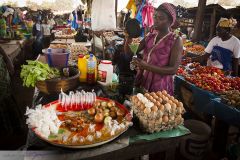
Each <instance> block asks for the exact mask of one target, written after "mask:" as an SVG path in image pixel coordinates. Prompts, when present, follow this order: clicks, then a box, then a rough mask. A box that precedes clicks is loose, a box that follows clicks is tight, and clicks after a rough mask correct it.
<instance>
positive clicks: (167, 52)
mask: <svg viewBox="0 0 240 160" xmlns="http://www.w3.org/2000/svg"><path fill="white" fill-rule="evenodd" d="M175 21H176V11H175V7H174V6H173V5H172V4H170V3H163V4H161V5H160V6H159V7H158V8H157V9H156V11H155V13H154V30H153V31H152V32H150V33H149V34H148V35H147V36H146V37H145V38H144V39H143V40H142V41H141V42H140V45H139V48H138V51H137V55H139V54H138V53H139V52H140V51H142V50H144V54H143V59H140V58H134V59H133V64H134V65H135V66H136V67H137V68H138V73H137V76H136V85H137V86H140V87H143V88H144V89H146V90H147V91H149V92H156V91H161V90H166V91H167V92H168V93H169V94H171V95H172V94H173V90H174V86H173V75H174V74H175V73H176V72H177V69H178V66H179V64H180V62H181V53H182V50H183V47H182V40H181V38H180V37H177V36H176V35H175V34H174V33H173V32H171V31H170V30H171V26H173V25H174V23H175ZM131 41H132V40H131V39H129V38H127V39H126V41H125V52H127V53H131V54H132V52H131V51H130V49H129V43H131Z"/></svg>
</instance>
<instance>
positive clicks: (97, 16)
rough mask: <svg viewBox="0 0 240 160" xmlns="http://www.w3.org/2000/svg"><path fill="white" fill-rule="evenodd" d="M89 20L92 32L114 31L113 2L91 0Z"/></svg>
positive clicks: (108, 0) (113, 0) (109, 0)
mask: <svg viewBox="0 0 240 160" xmlns="http://www.w3.org/2000/svg"><path fill="white" fill-rule="evenodd" d="M91 19H92V30H93V31H101V30H114V29H116V13H115V0H93V3H92V15H91Z"/></svg>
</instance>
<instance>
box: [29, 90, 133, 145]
mask: <svg viewBox="0 0 240 160" xmlns="http://www.w3.org/2000/svg"><path fill="white" fill-rule="evenodd" d="M26 115H27V116H28V119H27V124H28V126H29V127H30V128H31V129H32V130H33V131H34V133H35V134H36V135H37V136H38V137H39V138H40V139H42V140H44V141H46V142H48V143H50V144H52V145H55V146H60V147H65V148H90V147H95V146H99V145H102V144H105V143H108V142H110V141H112V140H114V139H115V138H117V137H118V136H120V135H121V134H122V133H124V132H125V131H126V130H127V129H128V128H129V126H130V125H132V122H131V118H132V115H131V114H130V112H129V111H128V109H127V108H126V107H124V106H123V105H121V104H120V103H118V102H115V101H113V100H110V99H107V98H102V97H96V94H95V93H94V92H84V91H81V92H78V91H77V92H76V93H74V92H70V93H69V95H67V94H65V93H61V94H60V95H59V100H56V101H54V102H51V103H49V104H46V105H39V106H37V107H36V108H35V109H27V111H26Z"/></svg>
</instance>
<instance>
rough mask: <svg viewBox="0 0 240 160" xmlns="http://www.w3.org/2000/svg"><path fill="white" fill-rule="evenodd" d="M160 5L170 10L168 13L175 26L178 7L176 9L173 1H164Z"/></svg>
mask: <svg viewBox="0 0 240 160" xmlns="http://www.w3.org/2000/svg"><path fill="white" fill-rule="evenodd" d="M159 7H160V8H164V9H165V10H166V11H167V12H168V14H169V15H170V16H171V17H172V24H171V26H173V25H174V24H175V22H176V19H177V14H176V9H175V7H174V5H173V4H171V3H162V4H161V5H160V6H159ZM159 7H158V8H159Z"/></svg>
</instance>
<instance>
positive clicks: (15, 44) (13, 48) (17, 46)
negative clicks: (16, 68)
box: [0, 40, 26, 61]
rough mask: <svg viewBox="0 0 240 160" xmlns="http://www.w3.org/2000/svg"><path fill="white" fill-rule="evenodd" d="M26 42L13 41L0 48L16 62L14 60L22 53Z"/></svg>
mask: <svg viewBox="0 0 240 160" xmlns="http://www.w3.org/2000/svg"><path fill="white" fill-rule="evenodd" d="M25 42H26V41H25V40H11V41H10V42H8V43H2V44H0V47H1V48H2V49H3V50H4V51H5V53H6V54H7V55H8V56H9V58H10V59H11V60H12V61H14V59H15V58H16V57H17V56H18V55H19V54H20V53H21V51H22V48H23V46H24V44H25Z"/></svg>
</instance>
